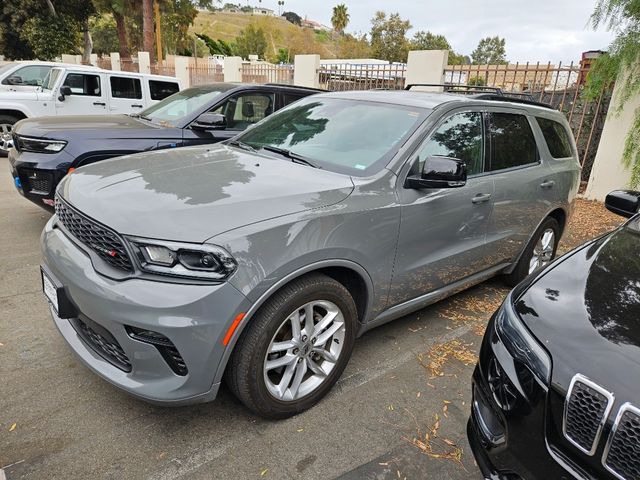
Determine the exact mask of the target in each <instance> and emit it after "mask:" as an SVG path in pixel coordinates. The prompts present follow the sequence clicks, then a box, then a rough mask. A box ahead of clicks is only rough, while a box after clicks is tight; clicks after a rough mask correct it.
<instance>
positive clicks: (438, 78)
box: [405, 50, 449, 92]
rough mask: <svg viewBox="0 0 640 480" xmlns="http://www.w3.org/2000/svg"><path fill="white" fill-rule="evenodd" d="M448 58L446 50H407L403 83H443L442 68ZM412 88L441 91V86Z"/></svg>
mask: <svg viewBox="0 0 640 480" xmlns="http://www.w3.org/2000/svg"><path fill="white" fill-rule="evenodd" d="M448 59H449V51H448V50H413V51H411V52H409V58H408V60H407V73H406V79H405V85H409V84H412V83H413V84H416V83H437V84H441V83H444V69H445V67H446V66H447V61H448ZM414 90H423V91H432V92H433V91H436V92H441V91H442V87H439V88H438V87H416V88H414Z"/></svg>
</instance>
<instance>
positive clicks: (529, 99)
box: [404, 83, 553, 108]
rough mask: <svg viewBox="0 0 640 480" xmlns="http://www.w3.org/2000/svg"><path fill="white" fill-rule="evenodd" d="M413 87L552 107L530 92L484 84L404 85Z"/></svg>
mask: <svg viewBox="0 0 640 480" xmlns="http://www.w3.org/2000/svg"><path fill="white" fill-rule="evenodd" d="M413 87H440V88H442V90H443V92H445V93H459V94H462V95H472V96H473V98H476V99H478V100H492V101H497V102H512V103H522V104H525V105H535V106H538V107H545V108H553V107H552V106H551V105H549V104H548V103H542V102H537V101H535V100H534V99H533V95H531V94H530V93H519V92H505V91H504V90H502V89H501V88H498V87H488V86H486V85H450V84H446V83H410V84H408V85H406V86H405V87H404V89H405V90H411V88H413Z"/></svg>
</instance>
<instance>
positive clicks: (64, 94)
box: [58, 85, 73, 102]
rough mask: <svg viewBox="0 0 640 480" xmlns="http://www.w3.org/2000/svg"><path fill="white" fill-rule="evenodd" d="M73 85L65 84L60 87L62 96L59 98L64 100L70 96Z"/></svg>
mask: <svg viewBox="0 0 640 480" xmlns="http://www.w3.org/2000/svg"><path fill="white" fill-rule="evenodd" d="M71 93H73V92H71V87H70V86H69V85H63V86H61V87H60V96H59V97H58V100H60V101H61V102H64V98H65V97H68V96H69V95H71Z"/></svg>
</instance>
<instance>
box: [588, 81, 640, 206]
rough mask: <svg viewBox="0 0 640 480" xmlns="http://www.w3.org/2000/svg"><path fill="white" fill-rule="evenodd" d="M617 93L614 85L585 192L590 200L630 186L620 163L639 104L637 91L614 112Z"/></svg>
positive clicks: (601, 197)
mask: <svg viewBox="0 0 640 480" xmlns="http://www.w3.org/2000/svg"><path fill="white" fill-rule="evenodd" d="M618 95H619V89H618V86H616V88H615V89H614V91H613V97H612V99H611V103H610V104H609V112H608V114H607V120H606V121H605V124H604V128H603V130H602V136H601V137H600V143H599V144H598V153H597V154H596V158H595V160H594V163H593V168H592V169H591V175H590V177H589V184H588V186H587V190H586V192H585V196H586V197H587V198H588V199H590V200H600V201H603V200H604V199H605V197H606V196H607V194H608V193H609V192H610V191H611V190H616V189H621V188H628V187H629V180H630V178H631V174H630V172H629V171H628V170H627V169H626V168H625V167H624V165H623V164H622V152H623V150H624V142H625V139H626V137H627V133H628V132H629V129H630V128H631V124H632V122H633V118H634V114H635V111H636V109H638V108H640V95H636V96H635V97H634V98H632V99H631V100H630V101H628V102H627V103H626V104H625V105H624V108H623V110H622V111H621V112H620V113H619V114H616V112H615V111H614V110H615V106H616V105H617V104H618V102H617V98H618Z"/></svg>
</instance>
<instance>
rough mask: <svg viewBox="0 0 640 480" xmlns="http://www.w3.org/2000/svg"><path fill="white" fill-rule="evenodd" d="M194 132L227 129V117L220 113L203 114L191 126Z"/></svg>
mask: <svg viewBox="0 0 640 480" xmlns="http://www.w3.org/2000/svg"><path fill="white" fill-rule="evenodd" d="M191 128H193V129H195V130H224V129H225V128H227V117H225V116H224V115H222V114H221V113H203V114H202V115H200V116H199V117H198V118H196V121H195V122H193V123H192V124H191Z"/></svg>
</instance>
